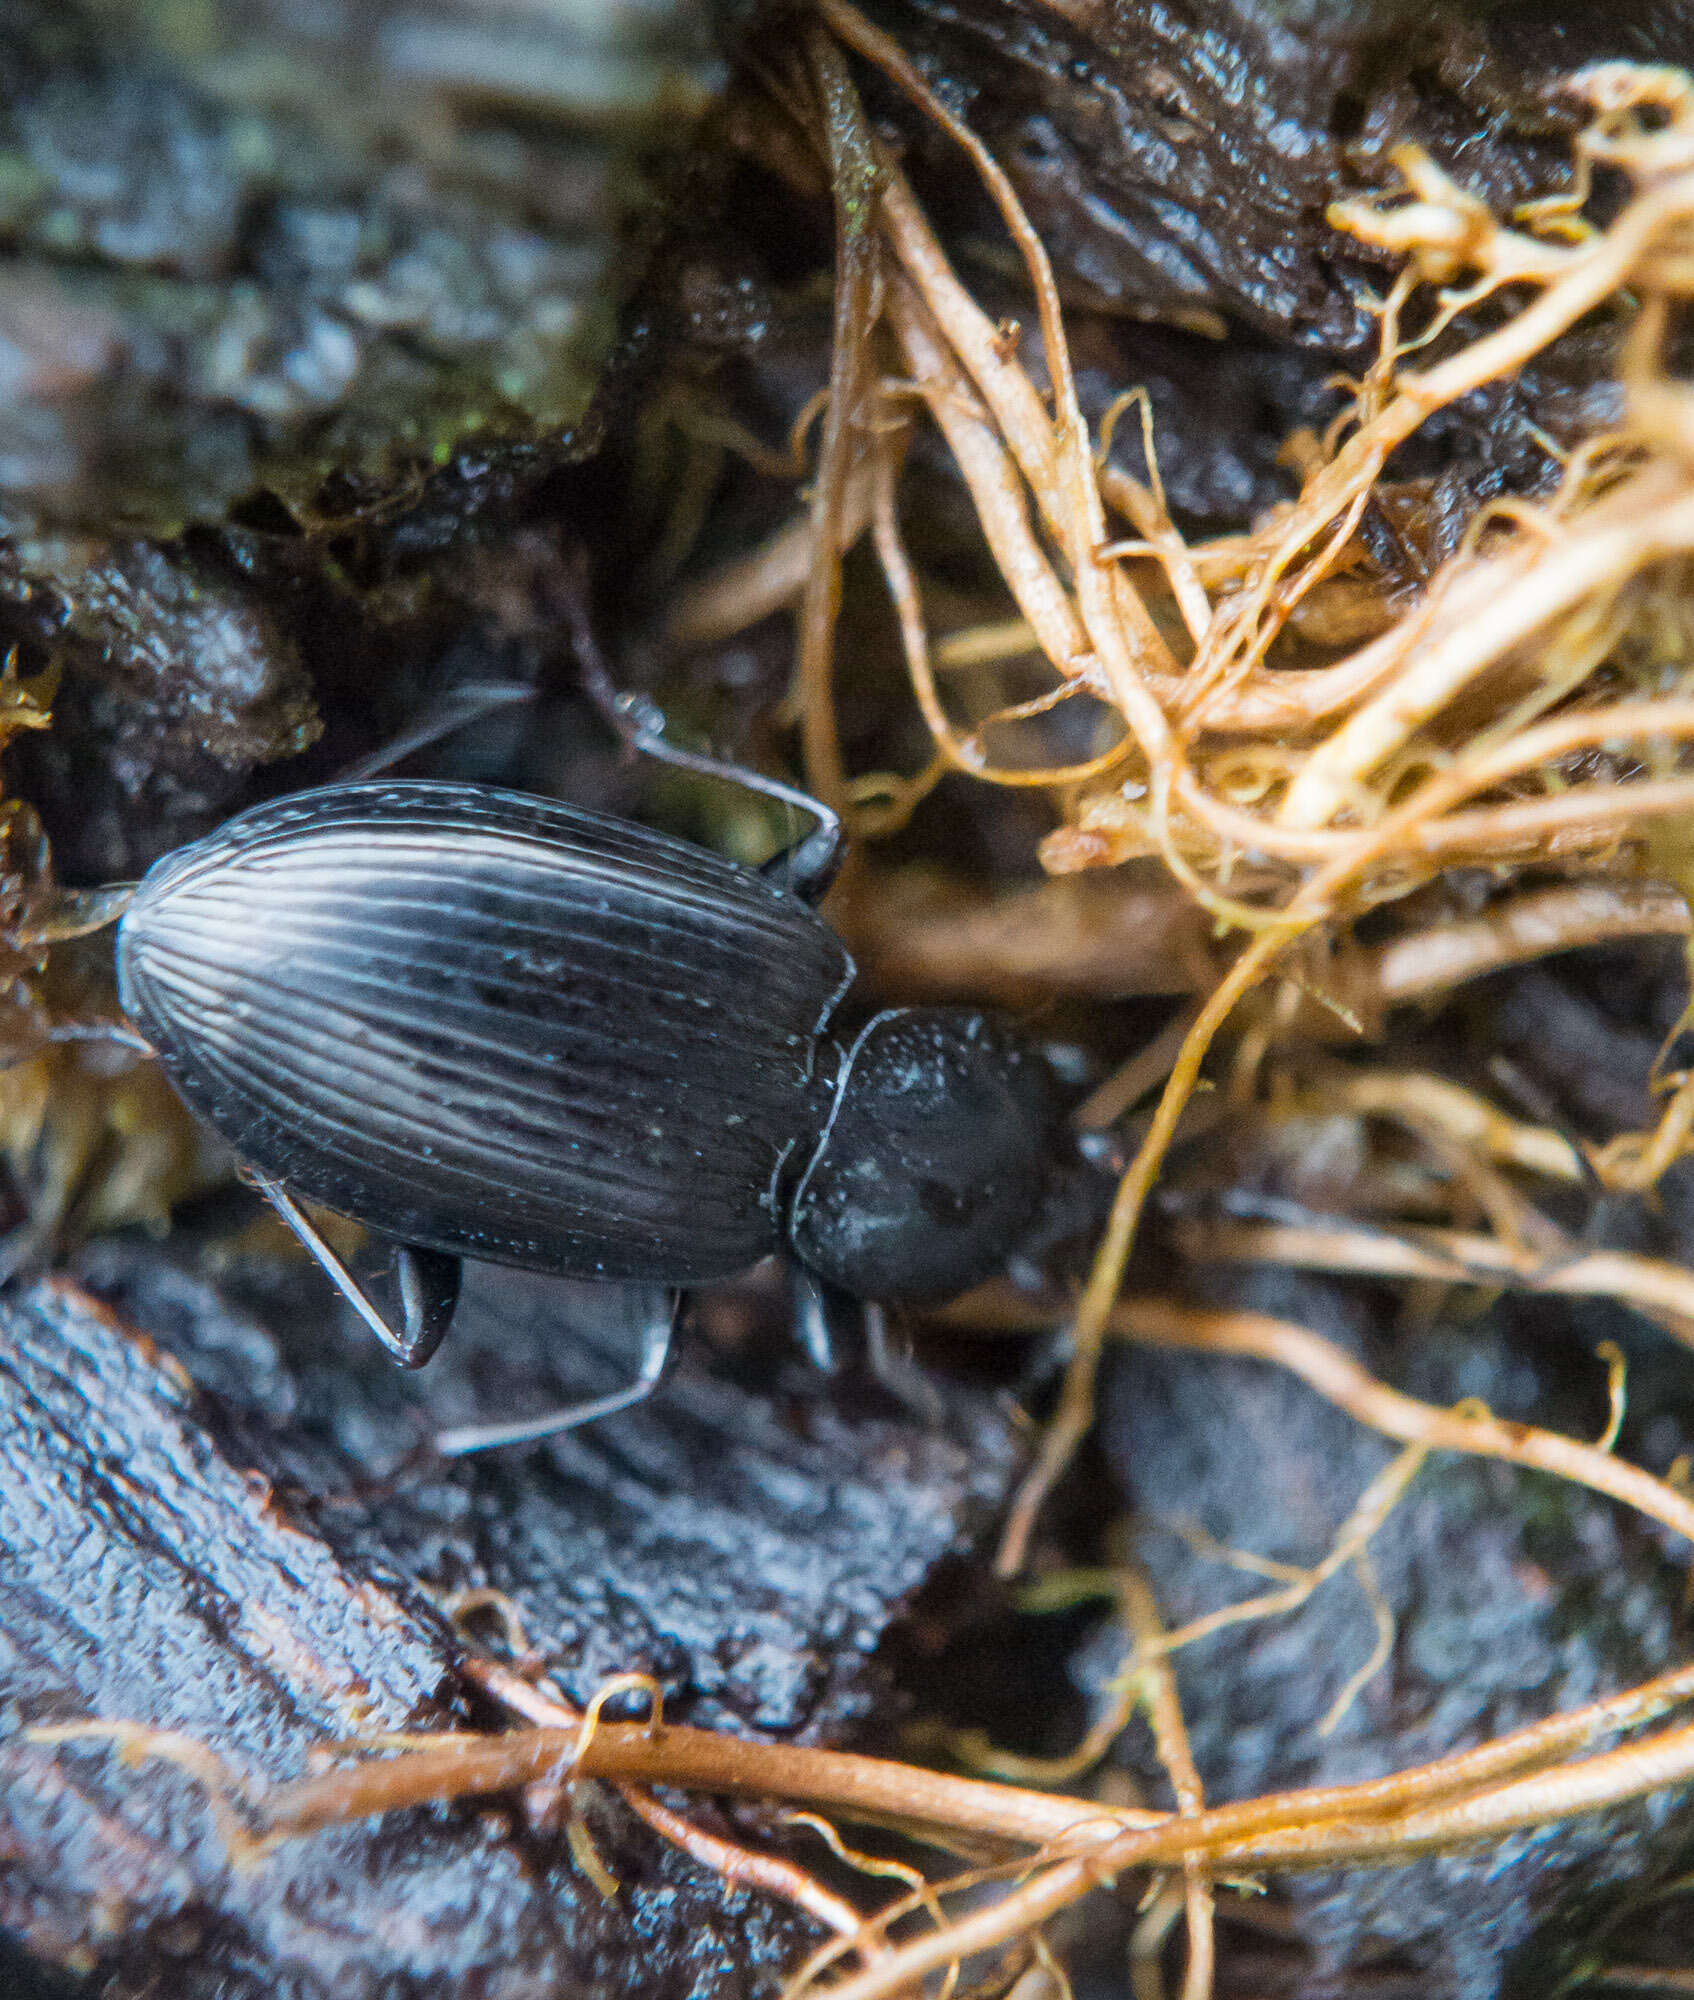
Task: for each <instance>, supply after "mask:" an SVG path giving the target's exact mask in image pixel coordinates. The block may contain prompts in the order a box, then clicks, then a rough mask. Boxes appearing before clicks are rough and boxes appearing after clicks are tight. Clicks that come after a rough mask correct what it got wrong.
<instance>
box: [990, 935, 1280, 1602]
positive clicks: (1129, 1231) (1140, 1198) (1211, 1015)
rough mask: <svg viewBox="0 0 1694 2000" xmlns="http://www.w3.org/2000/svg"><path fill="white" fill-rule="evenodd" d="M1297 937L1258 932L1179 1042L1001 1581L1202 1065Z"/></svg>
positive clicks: (1097, 1346)
mask: <svg viewBox="0 0 1694 2000" xmlns="http://www.w3.org/2000/svg"><path fill="white" fill-rule="evenodd" d="M1294 934H1295V932H1294V931H1293V930H1292V929H1285V928H1279V929H1277V930H1275V931H1262V932H1261V933H1260V934H1259V936H1258V937H1256V938H1255V939H1253V941H1252V942H1251V943H1250V944H1249V945H1248V946H1247V948H1246V950H1245V951H1243V952H1242V954H1241V956H1240V957H1239V958H1238V959H1237V960H1236V961H1235V963H1234V964H1233V965H1232V966H1231V967H1230V968H1229V970H1228V971H1227V972H1226V973H1225V974H1224V976H1223V978H1222V979H1220V980H1219V981H1218V983H1217V985H1216V986H1215V987H1214V988H1213V989H1212V992H1211V993H1210V995H1209V996H1208V997H1207V999H1206V1002H1205V1004H1204V1005H1203V1006H1202V1007H1201V1009H1200V1011H1199V1013H1198V1014H1197V1015H1196V1016H1195V1018H1194V1025H1193V1026H1192V1027H1191V1028H1190V1029H1189V1030H1188V1033H1187V1035H1186V1036H1185V1037H1184V1038H1183V1043H1182V1047H1181V1049H1180V1050H1179V1051H1178V1053H1177V1057H1176V1061H1175V1062H1174V1063H1173V1064H1172V1065H1171V1073H1170V1077H1169V1080H1168V1081H1167V1082H1166V1084H1165V1088H1164V1091H1163V1093H1162V1095H1161V1096H1160V1098H1159V1103H1158V1108H1157V1110H1156V1111H1155V1112H1154V1113H1153V1122H1152V1125H1151V1126H1150V1127H1149V1129H1148V1132H1147V1136H1146V1138H1145V1139H1144V1140H1143V1141H1142V1142H1141V1146H1140V1149H1139V1151H1138V1152H1137V1153H1136V1155H1135V1158H1134V1159H1133V1160H1132V1161H1131V1162H1130V1164H1129V1169H1128V1171H1127V1172H1126V1173H1125V1174H1124V1177H1123V1179H1122V1180H1121V1181H1120V1182H1119V1183H1118V1191H1117V1194H1116V1195H1115V1196H1114V1197H1113V1200H1112V1208H1111V1213H1110V1215H1109V1216H1108V1217H1107V1219H1106V1227H1105V1230H1104V1232H1103V1234H1102V1235H1101V1238H1100V1247H1099V1248H1098V1250H1096V1252H1095V1254H1094V1263H1093V1266H1092V1268H1091V1269H1090V1271H1089V1274H1088V1284H1087V1286H1086V1288H1085V1289H1084V1291H1083V1294H1082V1298H1081V1300H1080V1301H1079V1303H1078V1306H1077V1313H1076V1320H1075V1324H1074V1326H1073V1328H1072V1332H1071V1340H1072V1352H1071V1359H1070V1365H1069V1366H1068V1367H1067V1368H1066V1370H1065V1379H1064V1384H1063V1386H1062V1387H1061V1389H1060V1391H1059V1403H1058V1407H1057V1409H1056V1410H1055V1411H1054V1413H1053V1417H1052V1421H1051V1422H1050V1423H1049V1424H1048V1426H1047V1430H1046V1434H1045V1435H1044V1436H1043V1438H1042V1440H1041V1449H1040V1451H1039V1452H1038V1453H1037V1454H1036V1458H1035V1463H1034V1464H1033V1465H1032V1466H1031V1468H1030V1470H1029V1472H1028V1473H1027V1474H1026V1475H1025V1477H1024V1480H1023V1483H1022V1484H1021V1485H1020V1486H1019V1488H1018V1492H1017V1497H1016V1498H1015V1499H1014V1501H1013V1503H1012V1507H1011V1511H1010V1513H1009V1514H1008V1515H1007V1517H1006V1526H1005V1531H1004V1533H1003V1534H1002V1536H1001V1539H1000V1547H999V1551H998V1553H997V1555H996V1557H995V1563H994V1567H995V1570H996V1572H997V1573H998V1574H999V1575H1001V1576H1015V1575H1016V1574H1017V1572H1018V1571H1019V1570H1020V1569H1022V1567H1023V1563H1024V1556H1025V1554H1026V1553H1027V1551H1028V1547H1029V1537H1030V1534H1031V1532H1032V1530H1033V1529H1034V1526H1035V1517H1036V1515H1037V1514H1038V1513H1039V1512H1040V1510H1041V1506H1042V1503H1043V1502H1044V1501H1045V1499H1046V1498H1047V1495H1048V1494H1049V1493H1050V1492H1051V1491H1052V1490H1053V1485H1054V1483H1055V1481H1056V1480H1057V1479H1058V1478H1059V1476H1060V1474H1061V1473H1062V1472H1063V1471H1064V1469H1065V1467H1066V1466H1067V1465H1068V1464H1069V1463H1070V1461H1071V1457H1072V1455H1073V1453H1074V1452H1075V1451H1076V1448H1077V1446H1078V1445H1079V1444H1081V1442H1082V1440H1083V1439H1084V1438H1085V1437H1086V1436H1087V1435H1088V1432H1089V1429H1090V1428H1091V1427H1092V1425H1093V1422H1094V1381H1095V1377H1096V1376H1097V1374H1098V1373H1099V1368H1100V1354H1101V1349H1102V1346H1103V1343H1104V1340H1105V1334H1106V1323H1107V1320H1108V1317H1109V1316H1110V1313H1111V1309H1112V1302H1113V1300H1114V1299H1116V1297H1117V1294H1118V1287H1119V1285H1120V1284H1121V1283H1122V1281H1123V1269H1124V1265H1125V1264H1126V1263H1127V1261H1128V1259H1129V1250H1130V1245H1131V1244H1132V1243H1133V1242H1134V1240H1135V1231H1136V1227H1137V1225H1138V1224H1139V1222H1140V1220H1141V1210H1142V1208H1143V1206H1144V1205H1145V1203H1146V1200H1147V1196H1148V1193H1149V1192H1150V1191H1151V1189H1152V1185H1153V1179H1154V1176H1155V1175H1156V1174H1157V1173H1158V1170H1159V1167H1160V1165H1161V1164H1162V1163H1163V1160H1164V1157H1165V1154H1166V1152H1167V1151H1168V1150H1169V1147H1170V1142H1171V1140H1172V1139H1173V1138H1174V1137H1175V1135H1176V1128H1177V1124H1178V1121H1179V1120H1180V1119H1181V1117H1182V1113H1183V1110H1184V1108H1185V1107H1186V1105H1187V1103H1188V1100H1189V1098H1190V1097H1191V1096H1192V1095H1193V1091H1194V1086H1195V1084H1196V1083H1197V1082H1198V1081H1199V1077H1200V1065H1201V1063H1202V1062H1204V1061H1205V1058H1206V1052H1207V1050H1208V1049H1209V1048H1210V1047H1211V1045H1212V1038H1213V1036H1214V1035H1216V1033H1217V1031H1218V1029H1219V1028H1221V1027H1222V1026H1223V1024H1224V1022H1225V1021H1226V1020H1227V1019H1228V1018H1229V1015H1230V1014H1231V1012H1232V1011H1233V1009H1234V1007H1235V1003H1236V1002H1237V1001H1238V1000H1239V999H1240V998H1241V996H1242V995H1243V994H1244V993H1245V992H1247V991H1248V989H1249V988H1250V987H1252V986H1254V985H1255V984H1256V983H1257V982H1258V980H1259V979H1260V978H1261V977H1262V976H1263V974H1264V972H1265V970H1266V968H1267V967H1268V966H1269V964H1270V962H1271V960H1272V958H1273V957H1274V956H1275V955H1276V953H1277V952H1278V951H1279V950H1280V949H1281V948H1282V946H1283V944H1284V943H1285V942H1287V940H1288V938H1289V937H1291V936H1293V935H1294Z"/></svg>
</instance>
